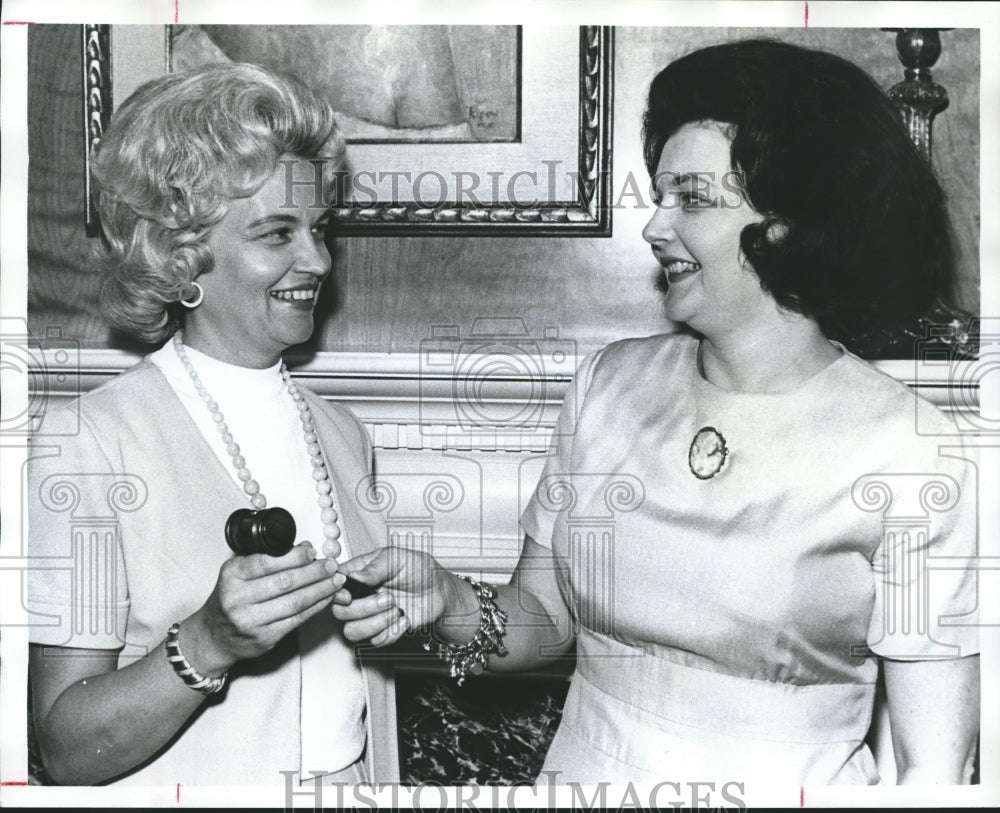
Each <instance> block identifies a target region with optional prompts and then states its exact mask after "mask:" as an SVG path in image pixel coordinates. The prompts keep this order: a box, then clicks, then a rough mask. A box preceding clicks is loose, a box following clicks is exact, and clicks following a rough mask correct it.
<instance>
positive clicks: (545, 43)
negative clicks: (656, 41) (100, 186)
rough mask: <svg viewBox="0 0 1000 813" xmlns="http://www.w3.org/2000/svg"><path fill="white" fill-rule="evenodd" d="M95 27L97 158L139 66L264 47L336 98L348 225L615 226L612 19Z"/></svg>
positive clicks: (342, 208) (260, 59) (369, 230)
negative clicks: (599, 22) (344, 146)
mask: <svg viewBox="0 0 1000 813" xmlns="http://www.w3.org/2000/svg"><path fill="white" fill-rule="evenodd" d="M83 36H84V43H85V44H84V66H83V67H84V70H83V73H84V76H85V77H86V79H87V86H86V87H85V88H84V96H85V108H86V109H87V111H88V117H89V118H88V120H89V122H90V124H89V125H88V128H89V132H88V146H87V156H86V160H89V155H90V150H91V148H92V147H93V146H94V144H95V143H96V142H97V141H99V139H100V132H101V130H102V128H103V127H104V126H106V125H107V121H108V120H109V119H110V116H111V114H112V112H113V110H114V109H115V107H116V106H117V105H119V104H121V102H122V101H124V99H125V98H127V97H128V95H129V94H130V93H131V92H132V91H133V90H135V88H136V87H138V86H139V85H140V84H141V83H142V82H144V81H146V80H148V79H152V78H154V77H156V76H159V75H161V74H163V73H164V72H170V71H176V70H183V69H184V68H187V67H192V66H195V65H199V64H205V63H207V62H214V61H220V60H222V61H246V62H253V63H257V64H261V65H264V66H265V67H269V68H277V69H281V70H285V71H288V72H291V73H295V74H297V75H299V76H300V77H301V78H302V79H303V80H305V81H306V82H308V83H309V84H310V85H311V86H313V87H315V88H317V89H319V90H320V91H321V92H322V93H323V94H324V95H325V96H326V97H327V98H328V99H329V100H330V102H331V105H332V106H333V107H334V109H335V110H336V111H337V115H338V121H339V122H340V123H341V124H342V126H343V130H344V133H345V136H346V139H347V142H348V150H347V160H348V166H349V169H350V177H351V190H350V194H349V195H348V196H345V197H346V199H345V200H343V201H341V202H339V203H338V204H337V205H335V206H334V208H333V210H332V214H333V218H334V220H335V221H336V223H337V227H338V233H339V234H342V235H345V236H347V235H362V234H406V235H411V236H412V235H422V234H427V235H481V234H497V235H499V234H506V235H513V236H581V235H586V236H593V237H610V236H611V214H612V212H611V210H612V207H611V206H610V203H609V200H608V199H609V196H610V181H611V178H610V156H611V103H612V92H613V91H612V69H613V61H614V59H613V32H612V29H611V28H609V27H602V26H565V25H562V26H550V25H523V26H522V25H494V26H490V25H487V26H472V25H466V26H447V25H426V26H407V25H398V26H370V25H342V26H340V25H338V26H334V25H324V26H319V25H295V26H291V25H290V26H267V27H263V26H250V25H183V26H182V25H167V26H102V25H90V26H84V34H83ZM87 174H88V178H89V172H88V173H87ZM87 198H88V201H89V205H88V210H87V230H88V234H90V235H91V236H96V235H97V234H98V233H99V225H98V223H97V218H96V211H95V205H94V201H93V199H92V194H91V192H90V190H89V189H88V191H87ZM341 204H342V205H341Z"/></svg>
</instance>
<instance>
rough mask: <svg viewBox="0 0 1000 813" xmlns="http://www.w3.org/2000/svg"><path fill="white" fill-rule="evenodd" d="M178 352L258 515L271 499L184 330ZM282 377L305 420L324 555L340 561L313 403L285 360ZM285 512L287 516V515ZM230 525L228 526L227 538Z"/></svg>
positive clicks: (178, 339)
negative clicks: (198, 367) (204, 376)
mask: <svg viewBox="0 0 1000 813" xmlns="http://www.w3.org/2000/svg"><path fill="white" fill-rule="evenodd" d="M174 349H175V350H176V351H177V357H178V358H179V359H180V360H181V364H183V365H184V369H185V370H187V373H188V375H189V376H190V377H191V382H192V383H193V384H194V388H195V391H196V392H197V393H198V395H199V396H200V397H201V400H202V401H204V402H205V406H207V407H208V411H209V412H210V413H211V414H212V422H213V423H214V424H215V428H216V429H218V430H219V434H220V435H221V436H222V442H223V443H224V444H225V445H226V451H227V452H228V453H229V456H230V458H232V461H233V466H234V467H235V469H236V476H237V477H238V478H239V481H240V482H241V483H242V484H243V491H244V492H245V493H246V495H247V497H248V498H249V499H250V504H251V505H252V506H253V508H254V510H253V511H251V512H250V514H251V516H257V515H258V514H259V513H262V512H263V511H264V510H265V509H266V508H267V499H266V498H265V497H264V495H263V494H262V493H261V490H260V484H259V483H258V482H257V481H256V480H254V479H253V477H252V476H251V474H250V469H249V468H247V461H246V458H244V457H243V455H241V454H240V446H239V444H238V443H236V441H235V440H234V439H233V436H232V434H231V433H230V431H229V427H228V426H227V425H226V419H225V417H224V416H223V414H222V410H221V409H219V405H218V403H216V401H215V400H214V399H213V398H212V396H211V395H209V393H208V390H206V389H205V385H204V384H202V383H201V378H199V377H198V373H197V371H196V370H195V369H194V365H193V364H192V363H191V359H190V358H189V357H188V354H187V351H186V350H185V349H184V338H183V335H182V334H181V332H180V331H178V332H177V333H175V334H174ZM281 378H282V381H284V383H285V388H286V389H287V390H288V392H289V394H290V395H291V396H292V400H293V401H294V402H295V404H296V406H297V407H298V410H299V419H300V420H301V421H302V431H303V436H304V437H305V441H306V450H307V451H308V453H309V459H310V462H311V463H312V467H313V470H312V477H313V480H314V481H315V483H316V494H317V497H318V498H317V502H318V503H319V507H320V519H321V520H322V522H323V539H324V542H323V553H324V554H326V555H327V556H328V557H330V558H331V559H336V558H337V557H338V556H339V555H340V551H341V547H340V542H339V541H338V540H339V539H340V534H341V531H340V525H339V524H337V510H336V509H335V508H334V507H333V484H332V483H331V482H330V474H329V472H328V471H327V468H326V462H325V461H324V460H323V450H322V449H321V448H320V445H319V436H318V435H317V434H316V424H315V423H314V422H313V417H312V411H311V410H310V409H309V404H308V403H306V400H305V398H304V397H303V396H302V393H301V392H300V391H299V388H298V387H297V386H296V385H295V382H294V381H292V374H291V373H290V372H288V368H287V367H286V366H285V363H284V362H283V361H282V362H281ZM271 510H272V511H274V510H277V511H283V512H284V509H281V508H278V509H271ZM240 511H241V512H246V509H240ZM237 513H240V512H234V514H233V516H231V517H230V522H232V520H233V518H234V517H235V516H236V515H237ZM284 513H286V514H287V512H284ZM288 517H289V519H290V518H291V515H290V514H289V515H288ZM229 524H230V523H227V536H228V526H229ZM292 526H293V530H292V538H294V521H293V522H292ZM289 547H290V545H289Z"/></svg>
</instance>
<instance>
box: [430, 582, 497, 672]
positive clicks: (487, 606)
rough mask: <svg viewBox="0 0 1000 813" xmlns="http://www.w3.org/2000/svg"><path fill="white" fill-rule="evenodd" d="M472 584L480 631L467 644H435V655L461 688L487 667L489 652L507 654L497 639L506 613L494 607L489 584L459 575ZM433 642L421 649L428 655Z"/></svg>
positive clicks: (493, 594) (492, 588)
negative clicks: (471, 677) (441, 659)
mask: <svg viewBox="0 0 1000 813" xmlns="http://www.w3.org/2000/svg"><path fill="white" fill-rule="evenodd" d="M459 578H460V579H464V580H465V581H467V582H468V583H469V584H471V585H472V586H473V587H474V588H475V590H476V597H477V598H478V599H479V629H478V630H477V632H476V634H475V636H474V637H473V638H472V640H471V641H469V643H467V644H463V645H461V646H460V645H458V644H446V643H438V644H437V654H438V655H440V656H441V657H442V658H444V660H446V661H447V662H448V665H449V667H450V669H449V673H450V674H451V676H452V677H453V678H457V682H458V685H459V686H461V685H462V683H463V681H464V680H465V678H466V676H467V675H468V674H469V673H470V672H471V673H472V674H474V675H479V674H482V672H483V670H484V669H485V668H486V659H487V657H488V656H489V655H490V653H493V652H496V653H497V654H498V655H506V654H507V648H506V647H505V646H504V645H503V642H502V641H501V640H500V639H501V638H503V636H504V635H505V634H506V633H507V613H505V612H504V611H503V610H501V609H500V608H499V607H497V603H496V597H497V591H496V590H495V589H494V587H493V585H491V584H483V583H481V582H477V581H476V580H475V579H472V578H469V577H468V576H459ZM434 646H435V645H434V642H432V641H425V642H424V649H425V650H426V651H427V652H430V651H432V650H433V649H434Z"/></svg>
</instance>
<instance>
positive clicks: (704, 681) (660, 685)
mask: <svg viewBox="0 0 1000 813" xmlns="http://www.w3.org/2000/svg"><path fill="white" fill-rule="evenodd" d="M576 670H577V673H578V675H577V678H576V679H579V678H580V677H583V678H584V679H586V681H587V682H588V683H590V684H591V685H592V686H593V687H595V688H597V689H599V690H600V691H602V692H604V693H606V694H608V695H611V697H613V698H616V699H617V700H619V701H622V702H624V703H626V704H628V705H630V706H632V707H634V708H636V709H640V710H642V711H643V712H646V713H647V714H648V715H652V716H653V717H654V718H656V717H659V718H662V719H663V720H664V722H665V724H669V723H675V724H680V725H685V726H691V727H693V728H698V729H703V730H706V731H712V732H715V733H717V734H723V735H729V736H734V737H746V738H751V739H767V740H772V741H778V742H800V743H823V742H843V741H845V740H862V739H864V737H865V734H866V732H867V730H868V726H869V724H870V722H871V708H872V700H873V698H874V694H875V687H874V685H871V684H864V683H832V684H813V685H808V686H796V685H792V684H787V683H771V682H768V681H763V680H750V679H747V678H742V677H733V676H732V675H724V674H720V673H717V672H710V671H707V670H705V669H696V668H693V667H690V666H685V665H683V664H679V663H675V662H673V661H670V660H668V659H666V658H664V657H662V656H660V655H657V654H651V653H649V652H646V651H643V650H641V649H638V648H636V647H633V646H629V645H627V644H623V643H620V642H618V641H614V640H612V639H611V638H608V637H606V636H601V635H595V634H594V633H592V632H590V631H584V632H583V633H582V634H581V635H580V636H579V638H578V640H577V666H576ZM647 722H649V720H647Z"/></svg>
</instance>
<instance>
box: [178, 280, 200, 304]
mask: <svg viewBox="0 0 1000 813" xmlns="http://www.w3.org/2000/svg"><path fill="white" fill-rule="evenodd" d="M191 284H192V285H193V286H194V287H195V288H197V289H198V296H196V297H195V298H194V299H182V300H181V304H182V305H183V306H184V307H185V308H197V307H198V306H199V305H200V304H201V301H202V300H203V299H204V298H205V289H204V288H202V287H201V285H199V284H198V283H197V282H195V281H194V280H191Z"/></svg>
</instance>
